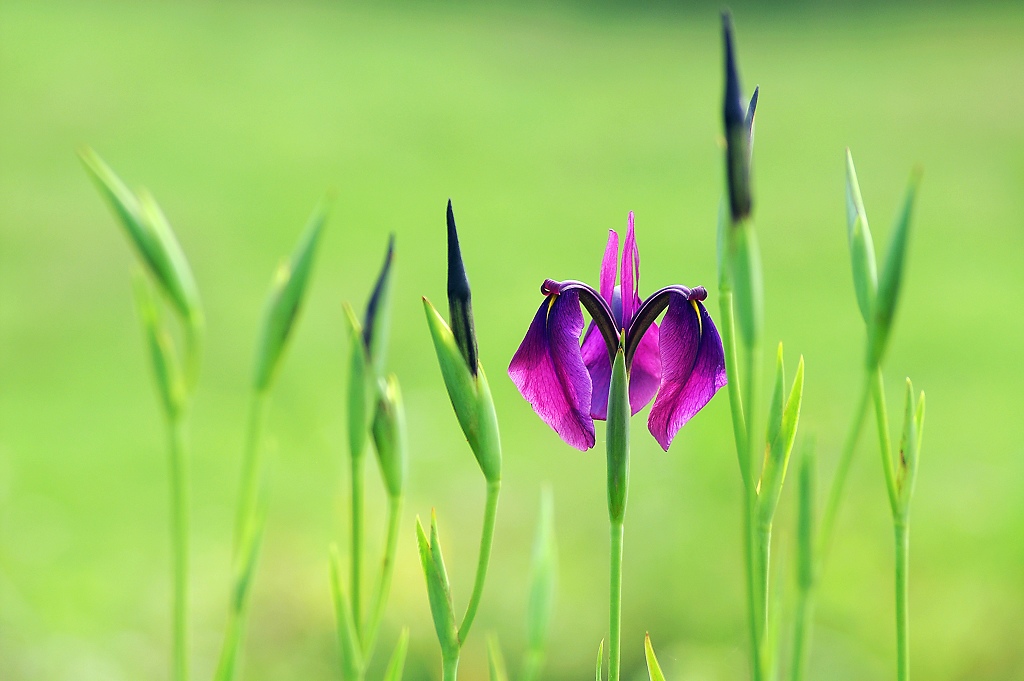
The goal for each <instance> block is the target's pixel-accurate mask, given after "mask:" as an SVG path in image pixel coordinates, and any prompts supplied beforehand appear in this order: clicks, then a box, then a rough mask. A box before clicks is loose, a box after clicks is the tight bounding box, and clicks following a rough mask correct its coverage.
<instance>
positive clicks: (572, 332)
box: [508, 291, 607, 451]
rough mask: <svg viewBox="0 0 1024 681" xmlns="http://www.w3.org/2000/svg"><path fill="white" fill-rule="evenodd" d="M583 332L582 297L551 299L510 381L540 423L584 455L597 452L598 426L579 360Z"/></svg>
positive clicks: (524, 344)
mask: <svg viewBox="0 0 1024 681" xmlns="http://www.w3.org/2000/svg"><path fill="white" fill-rule="evenodd" d="M582 331H583V312H582V311H581V310H580V297H579V293H577V292H575V291H566V292H564V293H559V294H553V295H552V296H549V297H548V298H547V299H545V301H544V303H543V304H541V306H540V309H539V310H538V311H537V315H536V316H535V317H534V318H533V323H532V324H530V328H529V330H528V331H527V332H526V338H524V339H523V342H522V344H521V345H520V346H519V349H518V350H517V351H516V354H515V356H514V357H512V362H511V363H510V364H509V367H508V375H509V377H510V378H511V379H512V382H513V383H515V385H516V387H517V388H519V392H520V393H522V395H523V397H524V398H526V401H527V402H529V403H530V404H531V405H532V406H533V410H534V411H536V412H537V415H538V416H540V418H541V420H543V421H544V423H546V424H548V425H549V426H551V428H553V429H554V431H555V432H556V433H558V435H559V437H561V438H562V439H563V440H565V442H566V443H567V444H569V445H572V446H573V447H575V448H576V449H579V450H581V451H584V450H587V449H590V448H591V447H593V446H594V420H593V418H592V417H591V416H590V402H591V380H590V374H589V373H588V372H587V368H586V366H584V364H583V358H582V357H581V355H580V333H581V332H582ZM597 337H598V339H600V334H597ZM605 352H606V354H607V351H605Z"/></svg>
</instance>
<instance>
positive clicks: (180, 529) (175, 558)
mask: <svg viewBox="0 0 1024 681" xmlns="http://www.w3.org/2000/svg"><path fill="white" fill-rule="evenodd" d="M169 426H170V464H171V541H172V558H171V560H172V563H173V574H174V595H173V599H174V600H173V619H174V653H173V668H174V674H173V675H172V678H173V679H174V681H186V680H187V679H188V461H187V454H186V450H185V432H184V431H185V426H184V418H183V416H182V415H180V414H177V415H175V416H172V417H171V421H170V423H169Z"/></svg>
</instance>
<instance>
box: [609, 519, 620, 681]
mask: <svg viewBox="0 0 1024 681" xmlns="http://www.w3.org/2000/svg"><path fill="white" fill-rule="evenodd" d="M623 534H624V531H623V523H622V521H621V520H620V521H618V522H616V521H614V520H613V521H612V522H611V570H610V575H611V584H610V590H609V599H608V610H609V619H610V622H609V629H610V634H609V640H608V681H619V668H620V664H621V662H620V655H621V645H622V538H623Z"/></svg>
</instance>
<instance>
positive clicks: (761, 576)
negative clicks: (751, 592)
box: [757, 522, 772, 631]
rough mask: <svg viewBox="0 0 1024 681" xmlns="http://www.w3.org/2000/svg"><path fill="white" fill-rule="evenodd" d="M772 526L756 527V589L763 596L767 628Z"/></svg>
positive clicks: (759, 525) (761, 524)
mask: <svg viewBox="0 0 1024 681" xmlns="http://www.w3.org/2000/svg"><path fill="white" fill-rule="evenodd" d="M771 553H772V524H771V522H768V523H765V522H759V523H758V525H757V558H758V563H757V569H758V589H760V591H761V593H762V594H764V603H763V607H764V623H765V630H766V631H767V626H768V579H769V574H770V570H771Z"/></svg>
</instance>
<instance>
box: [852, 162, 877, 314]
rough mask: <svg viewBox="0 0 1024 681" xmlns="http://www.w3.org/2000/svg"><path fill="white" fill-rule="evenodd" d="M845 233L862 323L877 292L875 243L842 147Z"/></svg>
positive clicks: (854, 169) (855, 180)
mask: <svg viewBox="0 0 1024 681" xmlns="http://www.w3.org/2000/svg"><path fill="white" fill-rule="evenodd" d="M846 236H847V240H848V241H849V243H850V265H851V267H852V269H853V288H854V290H855V291H856V293H857V306H858V307H859V308H860V314H861V316H862V317H863V318H864V323H866V324H870V323H871V309H872V307H873V306H874V304H875V296H876V294H877V291H878V271H877V267H876V265H875V244H874V241H873V240H872V239H871V229H870V228H869V227H868V214H867V211H865V210H864V199H862V198H861V195H860V184H859V183H858V182H857V169H856V168H854V167H853V156H852V155H851V154H850V150H849V149H847V150H846Z"/></svg>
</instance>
